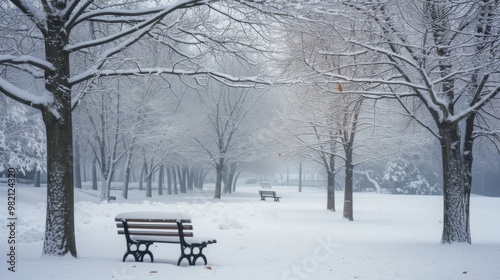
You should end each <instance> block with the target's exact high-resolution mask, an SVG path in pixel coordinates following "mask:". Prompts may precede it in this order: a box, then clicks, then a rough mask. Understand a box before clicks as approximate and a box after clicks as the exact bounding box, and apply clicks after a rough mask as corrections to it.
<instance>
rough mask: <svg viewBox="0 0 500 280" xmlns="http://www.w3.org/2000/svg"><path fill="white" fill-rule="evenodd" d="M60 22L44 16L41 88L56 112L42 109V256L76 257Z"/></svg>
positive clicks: (67, 62)
mask: <svg viewBox="0 0 500 280" xmlns="http://www.w3.org/2000/svg"><path fill="white" fill-rule="evenodd" d="M63 24H64V21H63V19H62V18H60V17H59V16H58V15H48V18H47V28H48V32H47V34H46V38H45V54H46V58H47V61H48V62H50V63H52V64H53V65H54V70H52V71H49V70H46V72H45V88H46V89H47V90H48V91H49V92H51V93H53V96H54V107H55V108H56V110H57V113H55V112H53V111H49V110H46V109H45V110H42V118H43V122H44V123H45V129H46V133H47V134H46V135H47V170H49V171H50V172H49V174H48V176H47V214H46V215H47V217H46V224H45V239H44V243H43V254H45V255H51V256H64V255H66V254H68V253H70V254H71V255H72V256H73V257H77V252H76V241H75V219H74V189H73V123H72V116H71V91H70V86H69V83H68V77H69V73H70V71H69V65H70V60H69V54H68V53H67V52H65V51H64V46H65V45H66V44H67V42H68V38H67V35H66V33H65V32H63Z"/></svg>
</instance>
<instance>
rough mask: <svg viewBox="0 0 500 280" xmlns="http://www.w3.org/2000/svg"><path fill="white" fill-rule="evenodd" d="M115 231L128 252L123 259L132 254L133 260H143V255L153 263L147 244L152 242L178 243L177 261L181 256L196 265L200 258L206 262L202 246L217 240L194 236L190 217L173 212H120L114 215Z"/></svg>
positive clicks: (180, 260) (179, 261) (149, 244)
mask: <svg viewBox="0 0 500 280" xmlns="http://www.w3.org/2000/svg"><path fill="white" fill-rule="evenodd" d="M115 222H116V226H117V227H118V234H124V235H125V239H126V241H127V251H126V252H125V254H124V255H123V261H125V260H126V259H127V257H128V255H132V256H133V257H134V259H135V261H136V262H142V261H144V257H145V256H146V255H148V256H149V258H150V259H151V262H154V259H153V253H152V252H151V251H150V250H149V246H151V245H152V244H153V243H173V244H180V247H181V255H180V257H179V260H178V261H177V265H180V264H181V262H182V260H183V259H186V260H187V261H188V262H189V265H195V264H196V260H197V259H199V258H202V259H203V261H204V262H205V265H206V264H207V258H206V257H205V255H204V254H203V248H205V247H207V245H208V244H212V243H217V240H215V239H213V238H206V237H193V236H194V234H193V225H192V223H191V218H190V217H189V216H188V215H186V214H183V213H175V212H130V213H121V214H118V215H117V216H116V217H115Z"/></svg>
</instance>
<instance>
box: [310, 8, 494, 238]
mask: <svg viewBox="0 0 500 280" xmlns="http://www.w3.org/2000/svg"><path fill="white" fill-rule="evenodd" d="M498 4H499V1H497V0H484V1H461V2H447V1H445V2H443V1H437V0H436V1H434V0H432V1H420V0H409V1H398V2H386V1H342V2H341V1H337V2H332V6H331V7H330V8H331V10H330V11H332V10H337V11H338V13H329V15H324V14H323V15H321V16H318V17H322V18H323V19H326V20H325V21H322V20H320V21H322V22H323V23H324V26H325V27H326V26H328V28H330V29H331V30H332V31H333V32H332V36H334V37H335V38H336V39H337V40H341V41H342V42H345V43H347V44H348V45H350V46H351V48H350V49H349V51H348V52H336V51H328V50H326V51H324V52H323V53H322V54H324V55H331V56H333V57H345V56H349V57H352V58H354V59H355V64H356V65H357V66H358V67H365V66H368V65H369V64H372V65H376V66H377V67H376V68H375V69H373V71H372V72H370V73H369V74H370V75H366V74H367V73H364V72H361V73H352V74H349V75H346V74H343V75H341V74H339V72H338V70H339V69H338V68H329V69H327V68H320V67H318V68H317V69H316V70H317V72H316V73H318V74H321V75H324V77H328V78H329V79H330V81H331V82H334V81H337V82H342V83H344V84H347V85H358V86H357V87H352V88H351V90H350V91H351V92H352V93H356V94H362V95H364V96H367V97H373V98H384V97H389V98H396V99H397V100H398V101H399V103H400V105H401V106H402V108H403V109H404V110H405V111H406V113H407V115H408V116H410V117H412V118H414V119H415V120H416V121H417V122H419V123H420V124H421V125H422V126H424V127H425V128H426V129H427V130H428V131H429V132H430V133H432V135H434V136H435V137H436V138H437V139H438V140H439V142H440V144H441V152H442V168H443V170H442V171H443V180H444V183H443V187H444V219H443V234H442V238H441V241H442V243H452V242H467V243H470V242H471V235H470V217H469V208H470V203H469V199H470V192H471V181H472V180H471V178H472V173H471V167H472V158H473V157H472V155H473V149H472V148H473V143H474V139H476V136H477V135H478V134H480V133H481V131H484V129H486V128H487V125H486V124H485V123H484V120H487V118H483V117H481V116H485V114H487V112H486V111H485V108H487V106H488V104H490V103H491V102H492V101H493V100H494V99H495V98H496V97H497V95H498V93H499V92H500V84H499V82H498V79H497V78H495V77H498V74H499V69H500V67H499V66H500V56H499V53H498V49H499V44H500V38H499V36H500V35H499V33H498V29H499V27H500V26H499V24H498V23H499V22H500V20H499V10H498V9H499V5H498ZM334 14H335V15H334ZM323 16H324V17H323ZM353 33H355V34H356V36H354V37H353V36H352V34H353ZM373 57H377V58H378V59H377V60H375V61H374V60H373ZM367 62H368V63H367ZM368 84H369V85H371V86H370V87H368V88H367V87H363V86H361V87H359V85H368ZM422 108H425V112H426V113H427V116H428V115H430V117H431V120H432V121H431V123H429V122H428V120H429V118H427V116H426V115H424V114H422V113H423V111H422Z"/></svg>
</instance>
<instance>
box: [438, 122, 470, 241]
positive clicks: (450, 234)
mask: <svg viewBox="0 0 500 280" xmlns="http://www.w3.org/2000/svg"><path fill="white" fill-rule="evenodd" d="M440 133H441V150H442V162H443V199H444V211H443V235H442V238H441V242H442V243H453V242H462V243H465V242H467V243H471V234H470V225H469V214H468V211H469V200H470V185H469V183H468V177H467V172H466V171H467V170H466V169H467V168H466V167H465V165H464V160H463V156H462V150H461V136H460V130H459V128H458V126H457V125H455V124H443V125H442V126H441V128H440Z"/></svg>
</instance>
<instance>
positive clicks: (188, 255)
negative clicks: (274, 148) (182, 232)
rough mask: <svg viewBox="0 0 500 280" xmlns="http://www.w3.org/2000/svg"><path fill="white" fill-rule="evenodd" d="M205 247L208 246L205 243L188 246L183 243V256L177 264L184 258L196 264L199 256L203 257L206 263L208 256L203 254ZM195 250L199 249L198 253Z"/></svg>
mask: <svg viewBox="0 0 500 280" xmlns="http://www.w3.org/2000/svg"><path fill="white" fill-rule="evenodd" d="M205 247H206V245H205V244H201V245H187V246H183V245H181V256H180V257H179V260H178V261H177V265H180V264H181V262H182V260H184V259H186V260H187V261H188V263H189V265H195V264H196V261H197V260H198V258H202V259H203V261H204V262H205V265H206V264H207V257H205V255H204V254H203V248H205ZM195 250H198V253H195Z"/></svg>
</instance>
